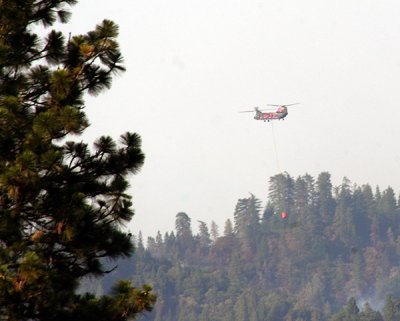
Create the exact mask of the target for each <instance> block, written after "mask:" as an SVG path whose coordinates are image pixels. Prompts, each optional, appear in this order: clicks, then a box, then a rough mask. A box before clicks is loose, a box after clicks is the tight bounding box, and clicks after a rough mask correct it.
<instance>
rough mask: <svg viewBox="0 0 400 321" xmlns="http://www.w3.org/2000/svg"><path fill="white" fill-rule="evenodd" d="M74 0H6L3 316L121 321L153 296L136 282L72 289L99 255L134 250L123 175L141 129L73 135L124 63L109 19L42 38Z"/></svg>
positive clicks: (1, 56) (0, 148)
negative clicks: (93, 137)
mask: <svg viewBox="0 0 400 321" xmlns="http://www.w3.org/2000/svg"><path fill="white" fill-rule="evenodd" d="M76 2H77V1H76V0H42V1H26V0H1V1H0V124H1V126H0V320H9V321H17V320H18V321H23V320H42V321H45V320H64V321H67V320H78V319H79V320H81V321H84V320H93V319H97V320H99V321H101V320H107V321H110V320H115V321H117V320H118V321H122V320H127V319H128V318H132V317H134V316H135V315H137V314H138V313H140V312H143V311H145V310H150V309H151V307H152V304H153V302H154V299H155V298H154V295H153V294H152V293H151V292H150V287H147V286H145V287H144V288H143V289H137V288H134V287H133V286H132V285H131V284H130V283H129V282H121V283H119V284H118V285H116V286H115V287H114V289H113V292H112V294H111V295H110V296H103V297H101V298H94V297H93V296H91V295H83V296H79V295H77V294H75V290H76V289H77V287H78V285H79V281H80V280H81V279H82V278H83V277H86V276H101V275H103V274H104V273H105V272H106V271H105V270H104V267H103V266H102V259H103V258H111V259H113V258H118V257H121V256H128V255H130V254H131V253H132V251H133V244H132V240H131V238H130V236H129V235H128V234H127V233H125V232H123V231H122V229H121V224H123V223H125V222H128V221H129V220H130V219H131V218H132V216H133V210H132V208H131V199H130V196H129V195H128V194H126V190H127V188H128V181H127V176H128V174H131V173H136V172H137V171H138V170H139V169H140V167H141V165H142V164H143V160H144V155H143V153H142V151H141V146H140V145H141V142H140V137H139V136H138V135H137V134H134V133H125V134H123V135H122V136H121V139H120V143H119V144H117V143H116V142H115V141H114V140H113V139H112V138H110V137H100V138H99V139H97V141H96V142H95V144H94V148H93V149H90V148H89V147H88V145H87V144H85V143H83V142H73V141H68V139H70V135H71V134H75V135H79V134H81V133H82V132H83V131H84V130H85V128H86V127H87V126H88V120H87V118H86V115H85V112H84V107H85V105H84V95H85V94H86V93H89V94H98V93H100V92H102V91H103V90H105V89H107V88H109V87H110V85H111V80H112V76H113V75H114V74H115V73H117V72H120V71H123V70H124V67H123V65H122V56H121V53H120V50H119V46H118V43H117V41H116V37H117V34H118V27H117V26H116V25H115V24H114V23H113V22H112V21H109V20H104V21H103V22H102V23H101V24H99V25H97V26H96V28H95V29H94V30H93V31H90V32H88V33H87V34H84V35H77V36H72V37H69V38H68V39H66V37H64V35H63V34H62V33H61V32H58V31H55V30H51V31H48V34H47V36H45V37H43V38H42V37H41V36H40V35H39V34H38V33H35V29H34V28H35V27H36V26H37V25H42V26H44V28H45V30H48V28H50V27H51V26H52V25H54V23H55V22H57V21H60V22H67V20H68V17H69V15H70V13H69V11H68V10H69V6H71V5H73V4H75V3H76ZM78 316H79V318H78Z"/></svg>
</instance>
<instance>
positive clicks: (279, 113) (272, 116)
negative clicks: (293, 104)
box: [254, 107, 288, 121]
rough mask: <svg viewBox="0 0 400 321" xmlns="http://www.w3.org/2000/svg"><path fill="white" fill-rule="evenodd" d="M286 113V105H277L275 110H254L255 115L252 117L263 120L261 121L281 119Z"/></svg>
mask: <svg viewBox="0 0 400 321" xmlns="http://www.w3.org/2000/svg"><path fill="white" fill-rule="evenodd" d="M287 114H288V111H287V108H286V107H279V108H278V109H277V110H276V112H270V113H263V112H261V111H260V110H256V115H255V116H254V119H256V120H263V121H271V120H281V119H284V118H285V117H286V116H287Z"/></svg>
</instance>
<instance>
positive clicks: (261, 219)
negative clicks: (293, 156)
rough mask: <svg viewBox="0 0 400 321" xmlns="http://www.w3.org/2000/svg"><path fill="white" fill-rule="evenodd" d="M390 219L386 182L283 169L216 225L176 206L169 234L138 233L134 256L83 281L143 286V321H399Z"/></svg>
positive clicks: (399, 251)
mask: <svg viewBox="0 0 400 321" xmlns="http://www.w3.org/2000/svg"><path fill="white" fill-rule="evenodd" d="M262 203H264V204H266V205H265V206H262ZM233 207H234V204H233ZM399 223H400V201H399V200H398V199H397V197H396V195H395V192H394V190H393V189H392V188H391V187H388V188H386V189H385V190H380V189H379V187H374V188H372V187H371V186H370V185H368V184H365V185H362V186H358V185H357V184H353V183H352V182H351V181H350V180H349V179H347V178H344V179H343V181H342V184H341V185H339V186H333V185H332V182H331V175H330V173H328V172H322V173H320V174H319V175H318V177H316V178H314V177H312V176H311V175H308V174H305V175H303V176H299V177H297V178H294V177H292V176H290V175H289V174H288V173H282V174H278V175H275V176H273V177H271V178H270V179H269V182H268V185H267V184H266V199H262V200H261V199H259V198H257V197H256V196H255V195H252V194H249V195H248V197H246V198H242V199H239V200H238V201H237V204H236V207H235V210H234V213H233V217H232V218H231V219H227V220H226V222H225V225H224V226H222V227H220V226H217V224H216V223H215V222H210V224H207V223H205V222H202V221H198V222H193V221H192V220H191V218H190V216H189V214H187V213H184V212H180V213H178V214H177V215H176V220H175V231H171V232H167V233H165V234H161V233H160V232H158V233H157V235H155V236H154V237H148V238H147V240H145V241H144V240H143V237H142V236H141V233H139V235H138V236H135V242H136V255H134V256H133V257H132V258H129V259H125V260H122V261H118V262H114V263H110V264H113V265H112V266H111V267H113V266H114V267H115V266H116V265H118V268H117V269H115V270H114V271H113V272H112V273H110V274H109V275H108V276H107V277H106V278H105V279H103V281H102V283H98V284H96V285H93V284H92V285H91V286H92V287H93V290H95V291H97V294H103V293H105V292H108V291H109V289H110V284H113V283H115V280H116V279H120V278H128V279H131V280H132V281H134V283H137V284H142V283H144V282H149V283H150V284H152V286H153V287H154V292H155V293H156V294H157V302H156V304H155V308H154V310H153V311H152V312H151V313H147V314H145V315H144V316H143V317H142V318H141V319H140V320H148V321H161V320H162V321H261V320H263V321H328V320H329V321H348V320H352V321H382V320H384V321H398V320H400V300H399V298H400V267H399V261H400V237H399V235H400V234H399V233H400V224H399ZM92 281H93V280H91V282H92ZM88 283H89V282H88Z"/></svg>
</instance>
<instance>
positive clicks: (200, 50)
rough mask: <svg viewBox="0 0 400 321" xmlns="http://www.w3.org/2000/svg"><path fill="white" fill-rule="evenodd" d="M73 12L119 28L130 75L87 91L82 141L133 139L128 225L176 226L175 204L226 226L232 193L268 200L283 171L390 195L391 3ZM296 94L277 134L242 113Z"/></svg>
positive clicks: (107, 6)
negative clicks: (136, 158)
mask: <svg viewBox="0 0 400 321" xmlns="http://www.w3.org/2000/svg"><path fill="white" fill-rule="evenodd" d="M72 11H73V16H72V19H71V21H70V22H69V23H68V25H66V26H63V27H62V28H63V30H64V31H66V32H69V31H71V32H72V34H79V33H84V32H86V31H88V30H91V29H92V28H93V27H94V26H95V25H96V24H97V23H99V22H100V21H101V20H103V19H104V18H108V19H112V20H114V21H115V22H116V23H117V24H118V25H119V26H120V37H119V41H120V44H121V49H122V53H123V55H124V57H125V62H126V67H127V69H128V71H127V72H126V73H124V74H122V76H121V77H118V78H117V79H115V81H114V83H113V87H112V88H111V90H110V91H108V92H107V93H105V94H102V95H100V96H98V97H95V98H88V99H87V113H88V117H89V120H90V121H91V123H92V126H91V127H90V128H89V129H88V130H87V133H86V134H85V136H84V139H85V140H87V141H89V142H90V141H93V140H94V139H95V138H96V137H98V136H100V135H111V136H113V137H114V138H118V137H119V135H120V134H122V133H124V132H125V131H133V132H138V133H139V134H140V135H141V136H142V139H143V150H144V152H145V154H146V162H145V165H144V167H143V169H142V171H141V172H140V173H139V174H138V175H136V176H134V177H132V180H131V183H132V189H131V192H132V195H133V201H134V208H135V210H136V216H135V217H134V219H133V221H132V224H131V229H132V231H133V232H134V233H137V232H138V230H142V231H143V233H144V235H145V236H147V235H152V236H154V235H155V234H156V232H157V230H160V231H161V232H162V233H164V232H166V231H171V230H173V229H174V223H175V215H176V214H177V213H178V212H180V211H184V212H186V213H187V214H188V215H189V216H190V217H191V218H192V226H193V229H194V230H195V231H197V220H203V221H205V222H207V223H210V222H211V220H214V221H215V222H217V224H218V225H219V227H220V232H222V231H223V224H224V222H225V220H226V219H227V218H231V217H232V214H233V210H234V207H235V205H236V201H237V200H238V199H239V198H243V197H248V195H249V194H248V193H249V192H252V193H253V194H255V195H256V196H257V197H259V198H260V199H261V200H263V201H265V200H266V196H267V192H268V179H269V177H270V176H272V175H275V174H277V173H278V172H282V171H287V172H288V173H289V174H290V175H292V176H294V177H296V176H298V175H303V174H305V173H306V172H307V173H309V174H311V175H313V176H314V177H316V176H317V175H318V174H319V173H320V172H321V171H328V172H330V173H331V174H332V178H333V183H334V184H335V185H337V184H340V182H341V180H342V178H343V177H344V176H347V177H348V178H349V179H350V180H351V181H352V182H354V183H357V184H358V185H362V184H364V183H370V184H371V185H372V186H375V185H379V186H380V187H381V188H382V189H384V188H386V187H387V186H388V185H390V186H392V187H393V188H394V189H395V191H396V192H398V191H399V189H400V175H399V174H400V172H399V167H400V151H399V148H398V147H399V141H398V138H399V137H400V126H399V124H398V123H399V116H400V110H399V108H400V37H399V36H400V19H399V16H400V2H399V1H398V0H382V1H376V0H363V1H361V0H335V1H323V0H322V1H321V0H303V1H299V0H270V1H265V0H246V1H239V0H218V1H215V0H201V1H199V0H169V1H166V0H133V1H132V0H129V1H128V0H113V1H112V2H110V1H106V0H96V1H95V0H86V1H83V0H82V1H80V3H79V4H78V5H77V6H75V7H74V8H73V10H72ZM294 102H301V105H298V106H295V107H294V108H292V109H290V110H289V115H288V117H287V118H286V120H285V121H281V122H274V124H273V126H274V127H273V129H272V124H271V123H264V122H262V121H255V120H253V119H252V117H253V114H251V113H248V114H240V113H238V111H240V110H248V109H252V108H253V107H254V106H260V107H265V105H266V104H268V103H269V104H281V103H282V104H289V103H294ZM272 130H273V131H274V132H273V131H272ZM273 133H275V137H276V143H277V156H278V162H277V160H276V156H275V150H274V143H273Z"/></svg>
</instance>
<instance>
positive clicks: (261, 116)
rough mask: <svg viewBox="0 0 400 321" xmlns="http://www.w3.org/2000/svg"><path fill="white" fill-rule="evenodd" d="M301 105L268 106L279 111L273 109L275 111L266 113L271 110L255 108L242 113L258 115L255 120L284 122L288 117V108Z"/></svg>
mask: <svg viewBox="0 0 400 321" xmlns="http://www.w3.org/2000/svg"><path fill="white" fill-rule="evenodd" d="M298 104H299V103H294V104H288V105H272V104H268V105H267V106H271V107H277V109H273V110H275V111H270V112H264V111H265V110H271V109H270V108H269V109H259V108H258V107H254V110H244V111H241V113H254V112H255V113H256V114H255V115H254V119H255V120H263V121H268V122H269V121H271V120H282V119H285V117H286V116H287V115H288V107H289V106H294V105H298Z"/></svg>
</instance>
